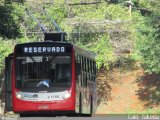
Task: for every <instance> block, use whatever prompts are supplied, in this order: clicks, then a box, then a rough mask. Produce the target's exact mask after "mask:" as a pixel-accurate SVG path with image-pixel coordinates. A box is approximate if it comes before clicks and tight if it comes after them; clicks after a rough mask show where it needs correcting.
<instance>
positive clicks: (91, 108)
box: [89, 96, 93, 117]
mask: <svg viewBox="0 0 160 120" xmlns="http://www.w3.org/2000/svg"><path fill="white" fill-rule="evenodd" d="M92 113H93V100H92V96H91V102H90V114H89V116H90V117H92Z"/></svg>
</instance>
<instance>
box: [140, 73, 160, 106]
mask: <svg viewBox="0 0 160 120" xmlns="http://www.w3.org/2000/svg"><path fill="white" fill-rule="evenodd" d="M137 83H138V87H139V90H138V91H137V95H138V97H139V99H140V100H141V101H142V102H143V103H144V107H145V108H153V107H155V106H157V105H160V75H159V74H155V73H154V74H150V75H149V74H146V75H144V76H142V77H140V78H139V79H138V80H137Z"/></svg>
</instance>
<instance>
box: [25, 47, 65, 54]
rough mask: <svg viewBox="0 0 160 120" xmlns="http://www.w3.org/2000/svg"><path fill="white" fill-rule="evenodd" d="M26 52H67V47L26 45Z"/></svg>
mask: <svg viewBox="0 0 160 120" xmlns="http://www.w3.org/2000/svg"><path fill="white" fill-rule="evenodd" d="M23 52H24V53H65V47H24V48H23Z"/></svg>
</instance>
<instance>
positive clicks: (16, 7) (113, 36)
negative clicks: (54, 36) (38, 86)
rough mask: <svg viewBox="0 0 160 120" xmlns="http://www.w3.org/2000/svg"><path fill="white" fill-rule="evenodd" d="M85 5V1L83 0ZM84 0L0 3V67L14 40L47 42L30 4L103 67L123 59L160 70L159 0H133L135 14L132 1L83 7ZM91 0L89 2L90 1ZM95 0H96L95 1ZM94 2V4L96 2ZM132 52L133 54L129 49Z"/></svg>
mask: <svg viewBox="0 0 160 120" xmlns="http://www.w3.org/2000/svg"><path fill="white" fill-rule="evenodd" d="M83 1H84V3H85V0H83ZM83 1H80V0H72V1H70V2H69V3H68V2H67V1H64V0H59V1H54V3H53V2H51V3H50V4H48V3H47V2H44V1H33V2H34V3H33V2H32V3H31V2H27V0H26V1H24V0H20V1H18V2H14V1H7V2H6V1H5V0H4V1H1V2H0V26H1V27H0V38H1V40H0V44H1V46H0V68H1V69H2V67H3V65H4V64H3V60H4V57H5V56H7V54H9V53H10V52H11V51H12V49H13V46H14V44H16V43H21V42H29V41H37V40H40V39H41V40H42V38H43V35H42V34H34V33H33V32H40V31H41V29H40V27H39V26H38V25H37V23H36V22H35V21H33V19H32V18H30V17H29V15H27V14H26V11H25V8H29V10H30V11H31V12H32V13H33V15H34V17H36V18H38V20H39V21H40V23H42V24H44V25H45V28H47V29H48V31H53V32H55V27H53V23H52V20H51V19H49V18H48V17H46V14H45V12H44V10H43V9H42V8H45V11H46V12H47V13H48V15H49V16H51V17H52V18H54V19H55V20H56V22H57V23H58V25H59V26H60V28H61V29H62V31H65V32H67V33H68V40H69V41H71V42H73V43H76V44H77V45H79V46H81V47H84V48H85V49H88V50H90V51H92V52H94V53H96V54H97V66H98V68H100V67H102V66H105V67H106V68H107V69H110V67H111V64H112V65H113V64H117V61H120V63H123V62H125V61H123V60H124V58H125V60H126V59H132V60H134V61H138V62H141V63H142V64H143V66H144V67H145V69H146V71H147V72H150V73H151V72H157V73H159V72H160V69H159V66H160V62H159V61H160V58H159V56H160V52H159V50H160V43H159V38H160V20H159V19H160V12H159V11H158V10H159V9H158V8H159V4H160V2H159V1H158V0H149V1H146V0H132V2H133V4H132V5H133V6H132V14H131V16H130V14H129V10H128V9H129V8H128V4H127V2H126V0H101V2H100V3H97V4H88V5H81V4H78V5H77V4H75V3H83ZM86 1H87V0H86ZM90 1H91V0H90ZM90 1H89V2H90ZM128 51H129V52H128Z"/></svg>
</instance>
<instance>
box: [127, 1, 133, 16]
mask: <svg viewBox="0 0 160 120" xmlns="http://www.w3.org/2000/svg"><path fill="white" fill-rule="evenodd" d="M127 5H128V7H129V16H130V18H131V16H132V5H133V3H132V1H131V0H129V1H127Z"/></svg>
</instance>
